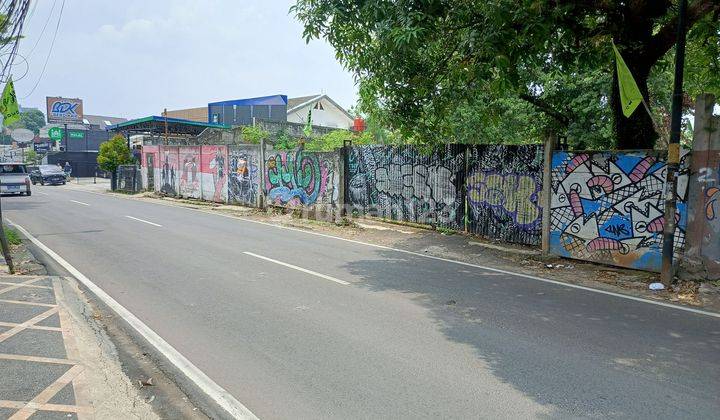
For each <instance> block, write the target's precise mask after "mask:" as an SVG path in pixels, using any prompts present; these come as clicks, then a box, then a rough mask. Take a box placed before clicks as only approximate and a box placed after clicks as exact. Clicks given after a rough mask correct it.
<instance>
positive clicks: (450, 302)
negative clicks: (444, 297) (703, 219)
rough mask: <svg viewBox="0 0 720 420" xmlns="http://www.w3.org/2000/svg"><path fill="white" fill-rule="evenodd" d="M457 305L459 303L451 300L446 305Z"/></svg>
mask: <svg viewBox="0 0 720 420" xmlns="http://www.w3.org/2000/svg"><path fill="white" fill-rule="evenodd" d="M456 303H457V302H455V301H454V300H452V299H450V300H448V301H447V302H445V304H446V305H454V304H456Z"/></svg>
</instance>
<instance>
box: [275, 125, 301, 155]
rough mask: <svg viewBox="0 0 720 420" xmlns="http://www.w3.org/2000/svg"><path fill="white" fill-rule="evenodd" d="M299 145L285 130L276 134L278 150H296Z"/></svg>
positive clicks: (276, 147)
mask: <svg viewBox="0 0 720 420" xmlns="http://www.w3.org/2000/svg"><path fill="white" fill-rule="evenodd" d="M297 145H298V143H297V140H295V139H294V138H292V136H290V135H289V134H288V133H287V131H285V130H284V129H283V130H280V131H279V132H277V133H276V134H275V149H276V150H294V149H296V148H297Z"/></svg>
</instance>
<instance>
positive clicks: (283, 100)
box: [208, 95, 288, 107]
mask: <svg viewBox="0 0 720 420" xmlns="http://www.w3.org/2000/svg"><path fill="white" fill-rule="evenodd" d="M287 103H288V97H287V96H286V95H271V96H260V97H257V98H247V99H235V100H231V101H220V102H211V103H209V104H208V107H210V106H212V105H237V106H244V105H287Z"/></svg>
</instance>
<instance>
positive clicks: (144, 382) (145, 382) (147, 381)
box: [138, 378, 155, 388]
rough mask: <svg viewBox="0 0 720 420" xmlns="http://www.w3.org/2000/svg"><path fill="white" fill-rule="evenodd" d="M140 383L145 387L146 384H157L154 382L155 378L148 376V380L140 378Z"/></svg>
mask: <svg viewBox="0 0 720 420" xmlns="http://www.w3.org/2000/svg"><path fill="white" fill-rule="evenodd" d="M138 383H139V384H140V388H142V387H144V386H153V385H155V384H154V383H153V378H147V379H146V380H142V379H140V380H139V381H138Z"/></svg>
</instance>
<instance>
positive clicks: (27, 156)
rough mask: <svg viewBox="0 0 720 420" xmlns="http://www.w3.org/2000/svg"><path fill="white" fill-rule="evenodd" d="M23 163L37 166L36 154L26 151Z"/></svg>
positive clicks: (32, 151)
mask: <svg viewBox="0 0 720 420" xmlns="http://www.w3.org/2000/svg"><path fill="white" fill-rule="evenodd" d="M25 161H26V162H28V163H30V164H33V165H37V164H38V154H37V152H36V151H34V150H28V151H27V152H26V153H25Z"/></svg>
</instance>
